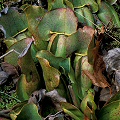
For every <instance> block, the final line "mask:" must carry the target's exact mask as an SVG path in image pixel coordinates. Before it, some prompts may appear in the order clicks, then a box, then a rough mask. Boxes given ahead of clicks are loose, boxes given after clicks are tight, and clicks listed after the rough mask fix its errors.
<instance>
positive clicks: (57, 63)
mask: <svg viewBox="0 0 120 120" xmlns="http://www.w3.org/2000/svg"><path fill="white" fill-rule="evenodd" d="M36 56H37V57H38V58H45V59H47V60H48V61H49V63H50V65H51V66H52V67H55V68H57V69H59V68H60V67H62V68H64V70H65V71H66V72H67V73H68V72H70V59H69V58H66V59H65V58H62V57H56V56H55V55H53V54H52V53H51V52H49V51H46V50H41V51H39V52H37V55H36Z"/></svg>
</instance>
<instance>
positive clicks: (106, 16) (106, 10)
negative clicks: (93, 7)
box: [98, 1, 120, 27]
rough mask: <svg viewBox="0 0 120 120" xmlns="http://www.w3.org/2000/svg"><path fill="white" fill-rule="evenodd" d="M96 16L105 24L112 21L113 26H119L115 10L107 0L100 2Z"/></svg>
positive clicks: (119, 21)
mask: <svg viewBox="0 0 120 120" xmlns="http://www.w3.org/2000/svg"><path fill="white" fill-rule="evenodd" d="M98 17H99V19H100V20H101V21H102V22H103V23H104V24H106V25H108V23H109V22H112V23H113V24H114V25H115V26H117V27H120V20H119V17H118V14H117V12H116V11H115V9H114V8H113V6H112V5H110V4H109V3H107V2H104V1H102V2H101V5H100V6H99V12H98Z"/></svg>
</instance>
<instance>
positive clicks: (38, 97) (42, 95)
mask: <svg viewBox="0 0 120 120" xmlns="http://www.w3.org/2000/svg"><path fill="white" fill-rule="evenodd" d="M46 99H47V101H46ZM50 101H51V102H52V104H53V106H54V107H55V109H57V110H61V107H60V102H66V99H65V98H63V97H61V96H60V95H59V93H58V92H57V90H55V89H54V90H52V91H50V92H46V90H45V89H41V90H38V91H35V92H33V93H32V95H31V96H30V98H29V100H28V103H34V104H36V105H37V107H38V110H39V111H42V109H44V108H43V107H44V106H51V104H50ZM44 112H45V111H44Z"/></svg>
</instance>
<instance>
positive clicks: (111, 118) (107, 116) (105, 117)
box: [98, 100, 120, 120]
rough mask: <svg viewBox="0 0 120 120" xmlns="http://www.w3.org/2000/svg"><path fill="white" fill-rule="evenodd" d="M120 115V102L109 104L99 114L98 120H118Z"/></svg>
mask: <svg viewBox="0 0 120 120" xmlns="http://www.w3.org/2000/svg"><path fill="white" fill-rule="evenodd" d="M119 114H120V100H117V101H114V102H112V103H109V104H108V105H106V106H104V107H103V108H102V109H101V110H100V112H99V113H98V120H118V119H119V116H120V115H119Z"/></svg>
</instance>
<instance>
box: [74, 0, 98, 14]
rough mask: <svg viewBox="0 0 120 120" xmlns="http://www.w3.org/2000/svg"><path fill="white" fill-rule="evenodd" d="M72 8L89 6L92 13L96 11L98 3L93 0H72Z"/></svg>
mask: <svg viewBox="0 0 120 120" xmlns="http://www.w3.org/2000/svg"><path fill="white" fill-rule="evenodd" d="M73 5H74V8H84V6H90V8H91V11H92V12H93V13H95V12H97V11H98V4H97V3H96V1H95V0H74V1H73Z"/></svg>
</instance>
